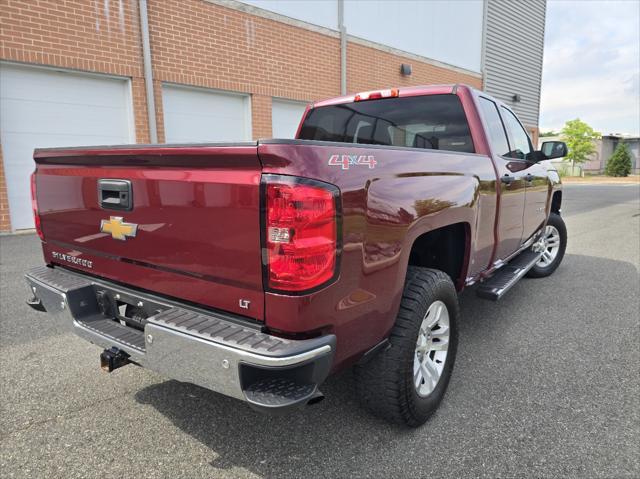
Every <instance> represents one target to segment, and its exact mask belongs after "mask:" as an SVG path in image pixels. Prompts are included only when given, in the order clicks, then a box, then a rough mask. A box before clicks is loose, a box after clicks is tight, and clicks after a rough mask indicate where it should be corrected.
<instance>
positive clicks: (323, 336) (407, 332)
mask: <svg viewBox="0 0 640 479" xmlns="http://www.w3.org/2000/svg"><path fill="white" fill-rule="evenodd" d="M565 154H566V146H565V145H564V144H563V143H559V142H548V143H545V144H543V146H542V150H541V151H536V150H535V149H534V148H533V146H532V143H531V141H530V139H529V137H528V135H527V133H526V131H525V129H524V128H523V127H522V125H521V124H520V122H519V121H518V119H517V117H516V116H515V115H514V113H513V112H512V111H511V110H510V109H509V108H508V107H507V106H506V105H504V104H502V103H500V102H499V101H496V100H495V99H493V98H491V97H489V96H487V95H486V94H484V93H482V92H480V91H476V90H474V89H472V88H470V87H467V86H464V85H438V86H428V87H413V88H401V89H390V90H381V91H371V92H363V93H359V94H357V95H350V96H344V97H340V98H335V99H331V100H326V101H320V102H317V103H314V104H312V105H310V106H309V108H307V111H306V112H305V114H304V116H303V119H302V121H301V123H300V127H299V130H298V133H297V135H296V139H294V140H265V141H257V142H251V143H242V144H231V143H229V144H199V145H136V146H115V147H114V146H111V147H80V148H61V149H60V148H55V149H38V150H36V151H35V153H34V159H35V162H36V170H35V172H34V174H33V177H32V190H33V192H32V197H33V209H34V215H35V222H36V229H37V232H38V234H39V235H40V238H41V240H42V248H43V251H44V259H45V262H46V266H41V267H38V268H35V269H33V270H31V271H29V272H27V274H26V279H27V282H28V284H29V288H30V294H31V296H32V297H31V299H30V300H29V301H28V303H29V304H30V305H32V306H33V307H34V308H36V309H40V310H46V311H47V312H49V313H53V314H61V315H63V316H64V317H65V318H66V319H65V320H66V321H67V322H68V324H69V327H70V328H71V329H72V330H73V331H74V332H75V333H76V334H77V335H78V336H80V337H82V338H84V339H86V340H88V341H91V342H92V343H95V344H96V345H99V346H100V347H101V348H104V351H103V352H102V354H101V355H100V360H101V366H102V368H103V369H104V370H106V371H109V372H110V371H112V370H114V369H117V368H119V367H121V366H123V365H126V364H130V363H132V364H137V365H140V366H143V367H146V368H149V369H152V370H154V371H157V372H159V373H161V374H163V375H165V376H168V377H171V378H175V379H177V380H180V381H187V382H192V383H195V384H198V385H200V386H203V387H206V388H209V389H212V390H214V391H217V392H220V393H222V394H226V395H229V396H232V397H235V398H238V399H240V400H243V401H246V402H248V403H249V404H250V405H251V406H252V407H254V408H257V409H260V410H264V411H285V410H287V409H288V408H291V407H293V406H297V405H302V404H307V403H313V402H316V401H318V400H320V399H321V398H322V395H321V393H320V392H319V390H318V387H319V385H320V384H321V383H322V382H323V381H324V380H325V378H326V377H327V375H329V374H331V373H334V372H336V371H339V370H342V369H344V368H346V367H349V366H354V367H355V371H356V380H357V389H358V394H359V397H360V399H361V401H362V403H363V405H364V406H365V407H366V408H368V409H369V410H370V411H372V412H374V413H375V414H378V415H379V416H382V417H384V418H386V419H389V420H392V421H395V422H399V423H402V424H406V425H410V426H417V425H420V424H422V423H424V422H425V421H426V420H427V418H428V417H429V416H430V415H431V414H432V413H433V411H434V410H435V409H436V407H437V406H438V404H439V403H440V401H441V400H442V398H443V395H444V393H445V390H446V388H447V384H448V382H449V378H450V376H451V373H452V369H453V364H454V360H455V356H456V347H457V336H458V327H457V323H458V295H457V293H459V292H460V291H461V290H462V289H463V288H465V287H467V286H470V285H472V284H474V283H477V284H476V286H474V288H475V289H476V291H477V294H478V295H480V296H482V297H485V298H488V299H493V300H497V299H499V298H500V297H501V296H502V295H503V294H505V293H506V292H507V291H508V290H509V288H510V287H511V286H513V285H514V284H515V283H516V282H517V281H518V280H519V279H520V278H522V277H523V276H525V275H528V276H533V277H542V276H547V275H549V274H551V273H552V272H553V271H554V270H555V269H556V268H557V267H558V265H559V264H560V262H561V261H562V257H563V255H564V251H565V246H566V237H567V235H566V229H565V226H564V223H563V220H562V218H561V216H560V206H561V201H562V192H561V189H560V181H559V177H558V175H557V173H556V172H555V171H552V170H551V171H548V170H547V168H545V167H544V166H542V164H540V161H541V160H545V159H550V158H556V157H560V156H564V155H565Z"/></svg>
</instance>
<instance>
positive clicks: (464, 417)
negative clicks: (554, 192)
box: [135, 254, 639, 477]
mask: <svg viewBox="0 0 640 479" xmlns="http://www.w3.org/2000/svg"><path fill="white" fill-rule="evenodd" d="M596 272H597V274H596ZM638 285H639V275H638V269H637V268H636V267H635V266H634V265H633V264H631V263H628V262H622V261H616V260H611V259H605V258H598V257H591V256H582V255H571V254H567V255H566V257H565V260H564V263H563V264H562V266H561V267H560V268H559V269H558V270H557V271H556V272H555V274H554V275H552V276H551V277H549V278H546V279H524V280H522V281H520V283H519V284H517V285H516V286H515V287H514V288H513V290H512V291H511V292H510V293H509V294H508V295H507V296H506V297H505V298H503V299H502V300H501V301H500V302H499V303H492V302H489V301H485V300H481V299H479V298H477V297H476V296H475V291H473V288H470V289H468V290H467V291H465V292H464V293H463V294H462V295H461V298H460V302H461V313H462V314H461V320H460V343H459V348H458V358H457V361H456V368H455V371H454V375H453V379H452V381H451V383H450V386H449V391H448V393H447V396H446V397H445V400H444V402H443V404H442V405H441V407H440V409H439V411H438V412H436V414H435V415H434V417H432V418H431V419H430V421H429V422H428V423H427V424H426V425H425V426H423V427H422V428H418V429H414V430H407V429H404V428H401V427H398V426H394V425H389V424H387V423H385V422H383V421H381V420H378V419H376V418H373V417H371V416H369V415H368V414H367V413H366V412H365V411H363V410H361V409H360V407H359V406H358V401H357V398H356V396H355V387H354V384H353V382H354V377H353V373H352V371H351V370H348V371H345V372H343V373H341V374H339V375H337V376H333V377H330V378H329V379H328V380H327V382H325V384H324V385H323V386H322V387H321V390H322V391H323V392H324V393H325V395H326V400H325V401H323V402H321V403H319V404H317V405H313V406H307V407H305V408H303V409H300V410H297V411H294V412H292V413H290V414H287V415H286V416H268V415H263V414H260V413H257V412H255V411H253V410H251V409H250V408H249V407H248V406H247V405H245V404H244V403H242V402H239V401H237V400H235V399H231V398H227V397H225V396H222V395H219V394H217V393H214V392H211V391H209V390H206V389H203V388H200V387H197V386H194V385H191V384H186V383H181V382H178V381H173V380H169V381H165V382H162V383H158V384H154V385H152V386H149V387H146V388H145V389H142V390H140V391H138V392H137V393H136V395H135V398H136V400H137V401H138V402H139V403H141V404H145V405H150V406H152V407H153V408H155V409H156V410H157V411H158V412H159V413H160V414H162V415H163V416H165V417H167V418H168V419H169V420H171V421H172V423H173V424H174V425H175V426H176V427H178V428H179V429H180V430H182V431H184V432H185V433H186V434H189V435H190V436H192V437H193V438H195V439H196V440H198V441H199V442H201V443H202V444H204V445H205V446H206V447H208V448H209V449H210V450H211V451H212V453H213V454H214V455H215V459H214V460H213V461H211V463H210V464H211V466H213V467H214V468H215V469H218V470H229V469H234V468H244V469H247V470H249V471H251V472H253V473H255V474H258V475H262V476H267V477H300V476H302V475H304V476H316V475H325V476H328V477H331V476H332V475H337V476H340V477H344V476H347V475H357V476H367V475H381V474H382V473H383V471H386V473H389V474H391V473H392V472H393V474H395V475H405V474H409V473H410V472H411V473H412V467H414V465H415V462H416V461H417V458H418V457H422V459H420V460H419V461H418V462H423V460H424V461H426V464H424V463H423V465H422V466H421V469H419V470H418V471H419V473H422V474H426V473H427V472H428V471H431V472H433V473H436V474H437V471H438V469H439V468H442V467H443V466H445V465H444V464H442V462H440V464H439V465H438V464H437V463H433V464H429V460H428V459H429V458H430V457H431V458H435V457H439V458H440V460H443V459H444V460H445V461H446V462H447V463H448V464H447V465H446V467H447V468H448V470H449V472H450V473H453V474H454V475H455V474H456V473H465V471H466V472H469V470H470V469H473V468H474V467H475V466H474V465H473V464H474V461H476V460H478V458H480V457H482V456H483V454H484V453H485V452H486V448H487V447H489V449H492V448H496V447H498V448H500V447H503V446H504V444H506V443H508V442H509V441H510V440H509V437H510V435H511V434H516V433H522V431H520V430H519V429H518V428H525V429H526V428H527V427H528V426H526V424H527V423H528V422H533V423H535V429H532V430H531V431H529V432H528V433H527V434H530V435H532V440H536V436H538V435H539V437H538V439H539V440H540V441H543V442H541V444H543V445H544V444H549V446H550V447H551V446H552V445H553V444H559V443H562V442H564V441H575V440H576V439H578V440H580V441H587V437H588V434H587V431H588V430H590V425H589V423H590V422H594V421H595V419H592V418H595V417H597V416H598V414H603V413H606V412H607V411H606V410H608V409H611V408H620V407H621V406H622V404H620V403H619V401H617V400H616V399H615V398H613V399H612V398H611V397H610V396H609V391H610V390H611V389H612V388H616V387H617V386H616V382H617V381H619V380H620V378H619V377H617V378H616V376H619V374H624V372H623V373H618V374H617V375H616V374H613V375H612V374H611V372H610V371H608V370H605V369H598V370H594V368H592V367H591V366H590V363H587V364H586V365H585V362H584V361H583V360H582V359H581V358H583V357H584V355H589V354H593V351H596V350H602V348H603V347H604V348H606V347H611V348H616V347H617V348H618V349H619V350H621V351H622V352H623V353H624V354H630V355H633V354H634V353H632V352H629V350H630V349H633V348H634V347H636V346H637V344H635V345H634V344H633V340H629V338H630V337H631V338H633V337H634V336H633V335H634V331H635V330H636V329H635V328H637V323H638V319H637V309H636V308H637V306H638V300H637V298H638V293H637V291H638ZM630 298H631V300H630V301H629V299H630ZM634 298H635V299H634ZM625 301H626V302H625ZM601 308H607V310H608V311H610V312H611V311H613V313H611V316H612V317H610V318H609V319H610V320H615V321H616V327H615V328H613V330H611V331H610V332H609V334H608V335H607V336H601V335H594V334H593V331H594V330H595V329H597V328H600V327H601V326H602V323H601V321H602V318H601V317H599V316H598V315H596V314H593V312H594V311H598V310H601ZM616 308H617V309H616ZM634 311H635V312H634ZM625 338H626V339H625ZM609 341H610V342H611V345H607V344H603V342H604V343H607V342H609ZM567 344H569V347H568V348H567V347H566V346H563V345H567ZM621 348H622V349H621ZM551 368H554V371H555V372H554V374H555V376H554V377H553V378H550V376H549V375H548V374H547V372H548V371H549V370H551ZM630 374H631V373H630ZM592 381H598V384H599V385H598V387H597V388H595V389H594V388H585V387H584V386H585V383H586V382H592ZM559 385H560V386H559ZM585 390H588V395H586V394H585V392H584V391H585ZM600 392H601V394H600ZM565 397H571V398H572V402H573V404H580V405H581V408H587V410H590V411H591V413H590V414H589V415H588V417H587V418H586V419H585V416H584V414H581V415H580V416H577V415H576V414H578V413H576V412H575V411H574V410H573V409H562V411H561V410H560V409H559V408H560V406H559V404H562V403H563V401H564V398H565ZM603 399H604V400H603ZM564 402H565V403H566V401H564ZM589 408H590V409H589ZM622 409H624V408H622ZM505 410H508V411H511V414H514V415H516V416H518V417H521V418H524V419H523V423H524V425H522V424H520V425H518V421H514V420H513V418H510V417H509V416H508V415H504V414H502V412H501V411H505ZM549 410H554V411H557V413H558V417H554V418H552V422H551V423H549V425H547V424H546V422H545V421H544V420H543V421H540V419H539V418H540V417H541V416H540V414H541V413H542V412H543V411H545V412H548V411H549ZM527 418H529V419H527ZM585 420H586V421H587V424H585ZM557 421H561V422H562V423H566V425H567V429H566V431H565V432H564V433H561V434H560V436H562V437H558V431H557V429H554V427H555V424H556V423H557ZM489 422H491V428H492V430H493V432H494V433H495V434H497V436H495V435H494V436H491V438H490V441H491V440H493V441H495V440H496V437H501V435H502V434H503V435H504V436H503V437H504V441H505V442H504V444H503V446H500V445H499V444H490V445H489V444H486V443H485V444H483V443H482V442H478V440H479V438H482V437H483V436H485V435H486V431H487V427H488V424H489ZM585 426H586V428H585V429H584V430H583V427H585ZM612 427H615V425H613V424H612ZM431 439H434V440H435V441H436V442H435V444H431ZM498 442H501V441H498ZM438 443H439V444H438ZM512 446H513V447H515V448H516V449H520V448H521V449H522V450H521V451H520V453H522V454H524V455H525V456H528V455H530V454H531V453H530V452H528V451H530V449H531V445H529V444H524V443H523V444H515V445H513V444H512ZM554 447H555V446H554ZM543 449H544V447H543ZM552 449H553V448H552ZM552 449H550V450H549V451H548V452H546V453H545V454H548V456H547V457H548V459H549V461H551V463H553V461H554V459H553V458H552V457H551V456H553V454H554V452H553V450H552ZM538 454H540V451H538ZM393 457H395V458H396V459H395V460H394V459H392V458H393ZM402 457H404V458H405V460H403V459H400V458H402ZM456 457H457V458H458V460H456V459H455V458H456ZM556 459H557V460H559V459H558V458H556ZM529 461H533V464H535V461H536V459H535V457H534V458H531V457H530V458H529ZM549 465H550V464H549ZM512 466H514V467H515V466H516V464H512ZM522 467H526V466H522ZM469 468H470V469H469ZM440 470H441V469H440ZM497 470H498V471H500V470H502V472H504V469H500V468H499V467H498V469H497Z"/></svg>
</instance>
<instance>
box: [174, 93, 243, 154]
mask: <svg viewBox="0 0 640 479" xmlns="http://www.w3.org/2000/svg"><path fill="white" fill-rule="evenodd" d="M162 108H163V111H164V131H165V141H166V142H167V143H197V142H208V141H214V142H215V141H245V140H251V105H250V103H249V96H248V95H242V94H237V93H230V92H222V91H219V90H209V89H204V88H189V87H183V86H178V85H163V86H162Z"/></svg>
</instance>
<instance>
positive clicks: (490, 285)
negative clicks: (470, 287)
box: [476, 249, 542, 301]
mask: <svg viewBox="0 0 640 479" xmlns="http://www.w3.org/2000/svg"><path fill="white" fill-rule="evenodd" d="M541 255H542V253H536V252H535V251H531V250H530V249H529V250H526V251H523V252H522V253H520V254H519V255H518V256H516V257H515V258H514V259H512V260H511V261H510V262H509V263H508V264H507V265H505V266H503V267H502V268H500V269H499V270H498V271H497V272H496V274H494V275H493V276H492V277H491V278H489V279H488V280H486V281H484V282H483V283H482V284H480V285H479V286H478V289H477V290H476V294H477V295H478V296H479V297H480V298H484V299H490V300H492V301H498V300H499V299H500V298H502V297H503V296H504V295H505V294H507V292H508V291H509V290H510V289H511V288H513V286H514V285H515V284H516V283H517V282H518V281H520V280H521V279H522V277H523V276H524V275H525V274H527V271H529V270H530V269H531V268H533V266H534V265H535V264H536V263H537V262H538V260H539V259H540V256H541Z"/></svg>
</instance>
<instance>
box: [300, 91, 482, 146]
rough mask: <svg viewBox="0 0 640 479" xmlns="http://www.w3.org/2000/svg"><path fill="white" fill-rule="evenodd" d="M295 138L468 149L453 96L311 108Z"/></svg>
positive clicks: (466, 127) (463, 118) (459, 109)
mask: <svg viewBox="0 0 640 479" xmlns="http://www.w3.org/2000/svg"><path fill="white" fill-rule="evenodd" d="M298 138H300V139H303V140H320V141H337V142H341V143H359V144H366V145H388V146H405V147H410V148H424V149H429V150H449V151H461V152H466V153H473V152H474V151H475V150H474V147H473V141H472V139H471V132H470V131H469V124H468V123H467V118H466V116H465V114H464V110H463V108H462V104H461V103H460V99H459V98H458V97H457V96H456V95H426V96H414V97H404V98H385V99H380V100H368V101H362V102H356V103H348V104H344V105H332V106H324V107H320V108H314V109H313V110H311V111H309V114H308V115H307V117H306V118H305V120H304V123H303V125H302V129H301V130H300V135H299V137H298Z"/></svg>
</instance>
